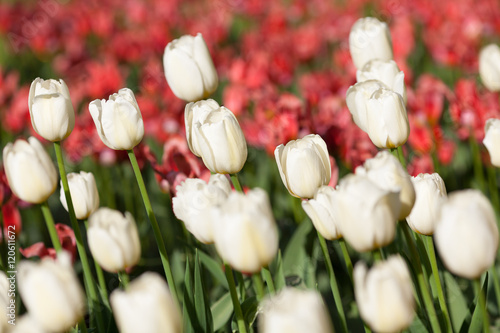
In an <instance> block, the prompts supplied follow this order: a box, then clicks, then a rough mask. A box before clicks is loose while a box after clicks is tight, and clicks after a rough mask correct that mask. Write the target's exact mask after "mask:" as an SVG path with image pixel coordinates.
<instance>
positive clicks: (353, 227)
mask: <svg viewBox="0 0 500 333" xmlns="http://www.w3.org/2000/svg"><path fill="white" fill-rule="evenodd" d="M336 199H337V200H336V202H337V206H336V209H337V216H338V222H339V226H340V231H341V232H342V235H343V236H344V238H345V240H346V241H347V242H349V244H351V246H352V247H353V248H354V249H355V250H356V251H358V252H365V251H372V250H374V249H377V248H380V247H382V246H385V245H387V244H389V243H390V242H392V240H393V239H394V236H395V232H396V221H397V217H398V215H399V211H400V208H401V201H400V200H399V191H389V190H385V189H382V188H380V187H379V186H378V185H377V184H376V183H375V182H373V181H372V180H371V179H370V178H368V177H366V176H361V175H352V174H351V175H347V176H346V177H344V178H343V179H342V180H341V181H340V184H339V186H338V189H337V195H336Z"/></svg>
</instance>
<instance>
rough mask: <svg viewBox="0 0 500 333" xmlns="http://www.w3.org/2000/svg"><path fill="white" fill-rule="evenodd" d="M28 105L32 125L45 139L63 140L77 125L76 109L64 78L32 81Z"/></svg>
mask: <svg viewBox="0 0 500 333" xmlns="http://www.w3.org/2000/svg"><path fill="white" fill-rule="evenodd" d="M28 106H29V110H30V116H31V125H32V126H33V129H34V130H35V132H37V133H38V134H39V135H40V136H41V137H43V138H44V139H45V140H49V141H52V142H54V141H61V140H63V139H65V138H67V137H68V135H70V134H71V131H73V128H74V127H75V111H74V110H73V104H71V99H70V97H69V90H68V87H67V86H66V83H64V81H63V80H59V81H56V80H52V79H50V80H43V79H40V78H36V79H35V80H34V81H33V83H31V87H30V93H29V99H28Z"/></svg>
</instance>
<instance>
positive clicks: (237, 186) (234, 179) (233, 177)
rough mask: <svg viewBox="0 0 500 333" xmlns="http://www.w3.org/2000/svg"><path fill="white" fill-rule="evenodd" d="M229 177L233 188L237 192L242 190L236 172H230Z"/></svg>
mask: <svg viewBox="0 0 500 333" xmlns="http://www.w3.org/2000/svg"><path fill="white" fill-rule="evenodd" d="M230 177H231V182H232V183H233V186H234V189H235V190H236V191H238V192H243V189H242V188H241V185H240V181H239V180H238V174H237V173H235V174H232V175H230Z"/></svg>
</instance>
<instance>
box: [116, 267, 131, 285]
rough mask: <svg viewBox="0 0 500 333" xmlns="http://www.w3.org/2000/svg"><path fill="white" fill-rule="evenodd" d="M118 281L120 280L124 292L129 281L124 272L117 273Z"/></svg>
mask: <svg viewBox="0 0 500 333" xmlns="http://www.w3.org/2000/svg"><path fill="white" fill-rule="evenodd" d="M118 279H120V282H121V284H122V287H123V289H125V290H126V289H127V288H128V283H129V281H130V278H129V276H128V274H127V272H125V271H120V272H118Z"/></svg>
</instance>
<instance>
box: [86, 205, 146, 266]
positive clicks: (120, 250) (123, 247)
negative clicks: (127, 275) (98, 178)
mask: <svg viewBox="0 0 500 333" xmlns="http://www.w3.org/2000/svg"><path fill="white" fill-rule="evenodd" d="M87 238H88V243H89V248H90V252H91V253H92V256H93V257H94V259H95V260H96V261H97V262H98V263H99V265H100V266H101V267H102V268H103V269H105V270H106V271H108V272H114V273H116V272H118V271H123V270H125V269H127V268H129V267H132V266H134V265H135V264H137V262H138V261H139V259H140V258H141V243H140V241H139V233H138V232H137V226H136V224H135V220H134V217H133V216H132V214H130V213H129V212H126V213H125V216H124V215H123V214H122V213H121V212H119V211H117V210H113V209H109V208H105V207H103V208H99V209H98V210H97V211H96V212H95V213H93V214H92V215H90V218H89V228H88V229H87Z"/></svg>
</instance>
